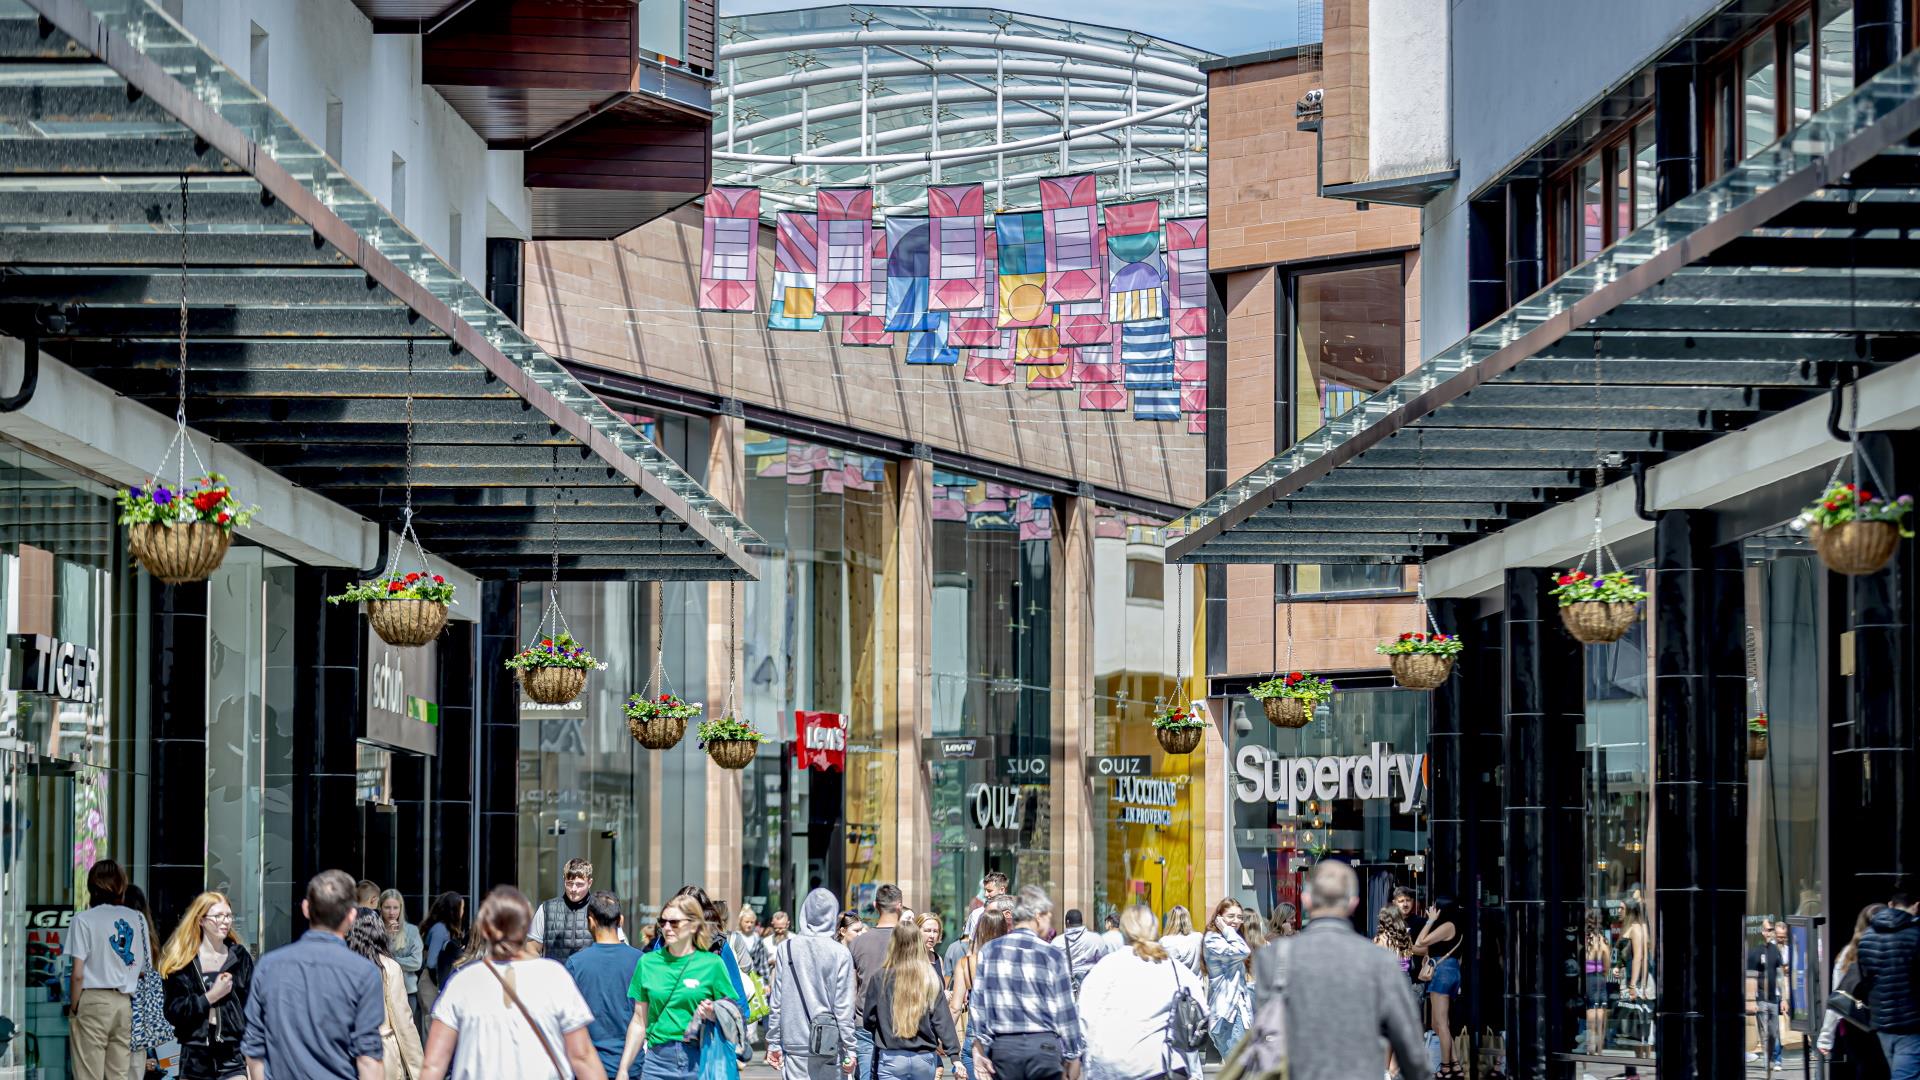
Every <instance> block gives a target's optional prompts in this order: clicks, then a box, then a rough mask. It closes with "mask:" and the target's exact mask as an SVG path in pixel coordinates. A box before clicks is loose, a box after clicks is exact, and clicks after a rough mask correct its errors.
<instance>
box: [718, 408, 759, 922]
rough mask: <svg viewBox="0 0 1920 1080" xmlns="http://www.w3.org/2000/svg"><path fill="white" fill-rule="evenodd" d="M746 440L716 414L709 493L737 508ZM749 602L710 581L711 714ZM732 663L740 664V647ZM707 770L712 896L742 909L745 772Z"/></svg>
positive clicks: (731, 419)
mask: <svg viewBox="0 0 1920 1080" xmlns="http://www.w3.org/2000/svg"><path fill="white" fill-rule="evenodd" d="M745 440H746V422H745V420H743V419H742V418H741V417H740V416H737V415H728V414H722V415H719V416H716V417H714V418H713V420H712V421H711V422H710V424H709V425H708V444H707V491H708V492H709V493H710V494H712V495H713V497H714V498H716V499H718V500H720V502H721V504H722V505H725V506H729V507H733V508H735V510H736V511H738V510H739V509H741V506H742V501H743V499H744V497H745V493H746V472H745V468H746V466H745V460H746V459H745V455H744V453H743V447H744V446H745V445H746V443H745ZM729 595H731V596H732V597H733V605H734V606H733V608H732V609H731V610H730V609H729V608H728V606H727V598H728V596H729ZM746 603H747V599H746V595H745V589H744V588H742V587H741V586H739V585H738V584H734V585H731V586H730V585H729V584H728V583H727V582H724V581H715V582H710V583H709V584H708V585H707V611H708V612H710V613H711V614H710V615H709V617H708V619H707V698H708V704H707V712H708V714H709V715H712V716H722V715H725V713H726V709H727V704H728V703H727V677H728V671H727V665H728V651H727V643H728V640H729V639H730V638H731V637H732V635H733V634H734V633H735V632H736V627H737V626H738V624H739V623H740V622H741V621H742V620H744V619H745V618H746ZM733 661H734V663H736V664H737V663H739V657H738V655H737V651H736V655H735V656H734V657H733ZM741 675H742V673H741V672H738V671H736V672H734V673H733V677H734V679H735V680H736V686H735V689H734V697H735V700H734V702H733V705H734V708H735V709H738V708H739V687H738V685H737V681H738V680H739V679H740V678H741ZM743 719H756V718H745V717H743ZM757 722H758V723H760V724H762V725H765V724H768V723H771V722H772V718H770V717H760V718H757ZM763 730H765V729H764V728H763ZM768 733H769V734H771V732H768ZM706 770H707V854H706V877H705V882H706V888H707V894H708V895H709V896H711V897H713V898H714V899H715V900H721V899H724V900H726V901H727V906H728V910H730V911H737V910H739V904H740V838H741V835H742V833H743V831H744V829H745V824H744V822H743V821H742V816H741V811H740V774H739V773H738V772H735V771H733V770H732V769H723V768H721V767H720V766H718V765H715V764H714V763H713V761H712V759H708V760H707V762H706Z"/></svg>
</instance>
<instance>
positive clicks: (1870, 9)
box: [1853, 0, 1906, 86]
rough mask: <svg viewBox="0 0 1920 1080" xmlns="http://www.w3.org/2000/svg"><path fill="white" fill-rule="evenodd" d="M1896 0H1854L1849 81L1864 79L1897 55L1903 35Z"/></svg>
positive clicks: (1888, 63) (1901, 7)
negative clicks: (1850, 75)
mask: <svg viewBox="0 0 1920 1080" xmlns="http://www.w3.org/2000/svg"><path fill="white" fill-rule="evenodd" d="M1905 7H1906V5H1905V4H1903V3H1901V2H1900V0H1854V5H1853V82H1854V85H1856V86H1858V85H1859V84H1861V83H1863V82H1866V81H1867V80H1868V79H1871V78H1873V77H1874V76H1875V75H1878V74H1879V73H1880V72H1881V71H1882V70H1884V69H1885V68H1887V67H1888V66H1889V65H1891V64H1892V63H1893V62H1894V61H1895V60H1898V59H1900V54H1901V53H1902V52H1904V51H1905V49H1903V48H1902V42H1903V39H1904V38H1905V37H1906V35H1905V33H1903V31H1904V30H1905V27H1903V26H1902V25H1901V23H1900V18H1901V11H1902V10H1903V9H1904V8H1905Z"/></svg>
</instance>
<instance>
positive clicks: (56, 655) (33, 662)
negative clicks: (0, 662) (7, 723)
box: [7, 634, 100, 705]
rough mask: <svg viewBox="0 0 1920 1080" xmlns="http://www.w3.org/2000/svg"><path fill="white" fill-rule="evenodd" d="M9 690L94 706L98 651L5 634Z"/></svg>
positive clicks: (41, 636) (39, 636)
mask: <svg viewBox="0 0 1920 1080" xmlns="http://www.w3.org/2000/svg"><path fill="white" fill-rule="evenodd" d="M7 651H8V652H9V653H11V654H12V655H11V656H10V657H9V659H8V664H7V669H8V670H9V671H11V672H12V673H13V677H12V678H11V679H10V680H9V684H8V687H7V688H8V689H9V690H17V691H19V692H20V693H23V694H48V695H51V696H53V697H57V698H62V699H64V700H67V701H73V702H78V703H80V704H82V705H91V704H93V701H94V697H95V695H96V694H97V693H98V691H99V685H100V651H99V650H98V649H95V648H92V647H91V646H87V645H79V644H76V643H74V642H71V641H61V640H60V639H59V638H56V637H52V636H50V635H47V634H8V635H7Z"/></svg>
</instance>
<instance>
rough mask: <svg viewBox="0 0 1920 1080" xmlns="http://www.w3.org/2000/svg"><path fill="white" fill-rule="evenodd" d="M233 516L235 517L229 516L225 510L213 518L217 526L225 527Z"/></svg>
mask: <svg viewBox="0 0 1920 1080" xmlns="http://www.w3.org/2000/svg"><path fill="white" fill-rule="evenodd" d="M232 516H233V515H232V514H229V513H227V512H226V511H225V510H222V511H220V512H219V513H218V514H215V515H214V516H213V520H214V522H215V523H216V524H219V525H225V524H226V523H227V519H228V518H230V517H232Z"/></svg>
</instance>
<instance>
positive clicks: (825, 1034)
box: [785, 941, 843, 1063]
mask: <svg viewBox="0 0 1920 1080" xmlns="http://www.w3.org/2000/svg"><path fill="white" fill-rule="evenodd" d="M785 966H786V969H787V973H788V974H789V975H791V976H792V977H793V989H794V992H795V993H797V994H799V995H800V1015H801V1016H802V1017H804V1018H805V1019H806V1021H807V1055H808V1056H809V1057H816V1058H824V1059H825V1060H827V1061H832V1062H836V1063H837V1062H839V1060H840V1056H841V1053H842V1052H843V1051H842V1046H841V1042H840V1020H839V1018H837V1017H835V1016H834V1015H833V1010H831V1009H828V1010H827V1011H825V1012H820V1013H816V1012H814V1011H813V1008H812V1006H810V1005H808V1004H807V983H806V980H805V979H804V978H802V977H801V976H802V974H803V973H802V972H801V970H800V969H799V968H797V967H794V966H793V942H791V941H789V942H787V959H786V965H785Z"/></svg>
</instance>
